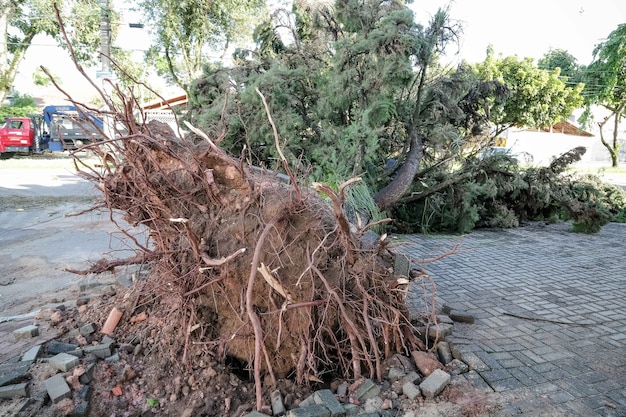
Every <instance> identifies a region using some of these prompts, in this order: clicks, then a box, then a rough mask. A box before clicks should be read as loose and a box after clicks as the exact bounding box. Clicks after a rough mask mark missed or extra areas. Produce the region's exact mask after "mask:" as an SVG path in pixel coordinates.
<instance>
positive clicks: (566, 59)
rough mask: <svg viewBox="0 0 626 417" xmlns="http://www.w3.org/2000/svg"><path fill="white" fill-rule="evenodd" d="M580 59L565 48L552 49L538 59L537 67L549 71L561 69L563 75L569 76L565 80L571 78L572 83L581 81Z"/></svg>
mask: <svg viewBox="0 0 626 417" xmlns="http://www.w3.org/2000/svg"><path fill="white" fill-rule="evenodd" d="M577 61H578V60H577V59H576V58H575V57H574V56H573V55H572V54H570V53H569V52H567V51H566V50H564V49H550V50H549V51H548V52H547V53H546V54H545V55H544V56H542V57H541V58H540V59H539V60H538V61H537V68H539V69H542V70H547V71H552V70H555V69H557V68H558V69H559V71H560V75H561V76H562V77H567V78H566V79H565V80H564V81H568V80H571V81H572V83H578V82H579V81H580V71H581V66H580V65H578V62H577Z"/></svg>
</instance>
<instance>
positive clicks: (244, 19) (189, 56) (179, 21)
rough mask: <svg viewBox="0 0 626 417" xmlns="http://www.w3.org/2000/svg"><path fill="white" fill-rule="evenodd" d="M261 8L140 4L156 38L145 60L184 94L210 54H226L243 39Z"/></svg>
mask: <svg viewBox="0 0 626 417" xmlns="http://www.w3.org/2000/svg"><path fill="white" fill-rule="evenodd" d="M264 4H265V2H264V1H263V0H252V1H241V0H224V1H210V0H188V1H179V0H142V1H140V2H139V5H140V7H141V9H142V10H143V12H144V13H145V15H146V20H147V21H148V22H152V23H151V25H152V30H153V31H154V33H155V35H156V41H155V44H154V45H153V46H152V47H151V48H150V51H149V52H148V54H147V55H148V58H149V59H150V60H151V61H152V63H153V64H154V65H155V66H156V67H157V70H158V71H159V74H160V75H163V76H165V77H166V78H167V79H169V80H170V82H172V83H175V84H177V85H179V86H180V87H181V88H183V89H184V90H185V91H187V90H188V85H189V83H190V82H191V81H192V80H194V79H195V78H198V77H199V76H200V75H201V73H202V65H203V63H205V62H206V61H208V60H209V59H208V58H209V54H210V53H211V52H220V51H221V53H222V54H225V53H226V51H227V50H228V49H229V47H230V46H231V44H233V43H235V42H237V41H239V40H242V39H246V36H247V35H249V34H250V32H251V30H252V24H253V23H252V22H254V21H255V19H256V18H258V17H259V16H260V13H261V12H262V11H263V10H264Z"/></svg>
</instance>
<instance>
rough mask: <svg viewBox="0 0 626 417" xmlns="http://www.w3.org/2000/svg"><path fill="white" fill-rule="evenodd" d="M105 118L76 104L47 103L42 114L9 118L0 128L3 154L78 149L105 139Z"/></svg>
mask: <svg viewBox="0 0 626 417" xmlns="http://www.w3.org/2000/svg"><path fill="white" fill-rule="evenodd" d="M103 126H104V123H103V121H102V119H100V118H98V117H96V116H95V115H93V114H90V113H81V112H79V111H78V110H77V109H76V107H74V106H46V107H45V108H44V109H43V112H42V114H41V115H39V114H37V115H33V116H31V117H9V118H7V119H6V120H5V122H4V124H3V125H2V126H1V127H0V156H2V157H4V158H6V157H11V156H13V155H14V154H18V153H19V154H31V153H42V152H45V151H50V152H58V151H64V150H75V149H78V148H79V147H80V146H82V145H86V144H88V143H91V142H93V141H98V140H102V139H103V135H102V133H101V132H102V129H103Z"/></svg>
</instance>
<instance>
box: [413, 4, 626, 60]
mask: <svg viewBox="0 0 626 417" xmlns="http://www.w3.org/2000/svg"><path fill="white" fill-rule="evenodd" d="M448 4H450V16H451V18H452V19H454V20H457V21H460V22H461V23H462V24H463V27H464V29H463V34H462V38H461V51H460V55H461V58H464V59H466V60H467V61H469V62H479V61H482V60H484V58H485V51H486V50H487V46H488V45H489V44H492V45H493V47H494V50H495V53H496V55H500V54H502V55H503V56H510V55H517V56H519V57H521V58H523V57H530V58H534V59H535V62H536V60H537V59H539V58H541V57H542V56H543V55H544V54H545V53H546V52H548V51H549V50H550V48H552V49H565V50H567V51H568V52H569V53H570V54H572V55H573V56H574V57H575V58H576V59H577V60H578V63H579V64H583V65H587V64H589V63H590V62H591V59H592V52H593V48H594V46H595V45H596V44H598V43H600V42H602V40H603V39H605V38H606V37H607V36H608V35H609V33H611V32H612V31H613V30H614V29H616V28H617V25H618V24H620V23H626V0H523V1H522V0H454V1H452V2H448V1H441V0H414V2H413V4H412V5H411V6H410V7H411V8H412V9H413V11H414V12H415V17H416V19H417V20H418V21H419V22H421V23H424V24H427V23H428V21H429V18H430V16H432V15H433V14H434V13H435V11H436V10H437V9H438V8H439V7H441V8H445V7H446V6H447V5H448ZM450 52H456V49H455V50H454V51H452V50H451V51H450Z"/></svg>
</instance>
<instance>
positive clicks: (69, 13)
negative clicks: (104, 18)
mask: <svg viewBox="0 0 626 417" xmlns="http://www.w3.org/2000/svg"><path fill="white" fill-rule="evenodd" d="M53 4H57V5H58V7H59V9H60V11H61V16H62V19H63V21H64V26H65V28H66V32H67V34H68V36H69V38H70V41H71V43H72V46H73V48H74V50H75V53H76V56H77V58H78V59H79V60H80V61H81V62H82V63H89V62H91V63H93V62H94V61H95V60H96V59H97V58H98V56H97V54H95V51H96V49H97V47H98V46H99V44H100V37H99V36H100V35H99V27H100V13H101V7H100V4H99V3H98V2H97V1H96V0H80V1H78V0H66V1H64V2H58V1H57V2H55V1H52V0H20V1H14V0H0V39H1V41H0V102H2V101H4V100H5V99H6V96H7V95H8V93H9V92H10V91H11V88H12V87H13V83H14V81H15V77H16V75H17V72H18V68H19V64H20V63H21V61H22V60H23V58H24V56H25V55H26V51H27V50H28V48H29V46H30V45H31V43H32V41H33V39H34V37H35V36H36V35H39V34H45V35H50V36H52V37H53V38H55V39H57V40H59V41H60V42H59V43H60V44H61V45H62V46H65V42H63V41H61V35H60V32H59V28H60V27H59V24H58V22H57V19H56V15H55V12H54V7H53Z"/></svg>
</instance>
